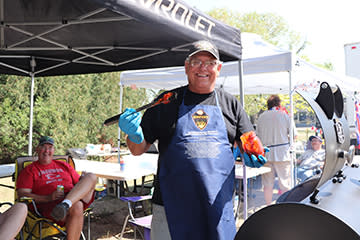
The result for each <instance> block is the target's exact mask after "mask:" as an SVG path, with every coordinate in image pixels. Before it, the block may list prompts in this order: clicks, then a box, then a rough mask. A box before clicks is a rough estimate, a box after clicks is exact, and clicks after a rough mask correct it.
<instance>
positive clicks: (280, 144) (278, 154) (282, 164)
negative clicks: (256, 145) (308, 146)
mask: <svg viewBox="0 0 360 240" xmlns="http://www.w3.org/2000/svg"><path fill="white" fill-rule="evenodd" d="M280 103H281V100H280V98H279V96H278V95H271V96H270V97H269V99H268V100H267V108H268V110H267V111H265V112H263V113H262V114H261V115H260V117H259V119H258V122H257V125H256V133H257V135H258V136H259V138H260V139H261V142H262V143H263V144H264V146H267V147H268V148H269V149H270V151H269V152H268V153H267V154H266V158H267V159H268V162H267V163H266V164H265V166H267V167H270V168H271V172H269V173H265V174H263V175H262V181H263V185H264V197H265V202H266V204H267V205H270V204H271V202H272V195H273V188H274V182H275V174H276V175H277V176H278V180H279V187H280V191H281V192H285V191H288V190H290V188H291V157H290V151H289V149H290V143H289V139H290V138H289V136H290V128H291V120H290V117H289V116H288V115H287V113H286V112H285V111H283V110H282V108H281V104H280Z"/></svg>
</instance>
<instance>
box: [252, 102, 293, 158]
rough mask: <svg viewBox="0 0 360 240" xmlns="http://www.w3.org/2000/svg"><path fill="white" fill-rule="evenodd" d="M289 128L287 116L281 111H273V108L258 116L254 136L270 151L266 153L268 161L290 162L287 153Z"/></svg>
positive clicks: (289, 122) (289, 121) (288, 152)
mask: <svg viewBox="0 0 360 240" xmlns="http://www.w3.org/2000/svg"><path fill="white" fill-rule="evenodd" d="M290 128H291V120H290V118H289V116H288V115H287V114H286V113H285V112H283V111H281V110H275V109H274V108H273V109H272V110H267V111H265V112H263V113H262V114H261V115H260V117H259V119H258V122H257V125H256V134H257V136H258V137H259V138H260V140H261V142H262V144H263V145H264V146H266V147H269V149H270V151H269V152H268V153H266V158H267V160H268V161H290V160H291V158H290V151H289V149H290V144H289V134H290ZM280 144H284V145H280ZM277 145H280V146H277Z"/></svg>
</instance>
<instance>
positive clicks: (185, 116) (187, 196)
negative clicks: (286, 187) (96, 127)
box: [119, 41, 266, 240]
mask: <svg viewBox="0 0 360 240" xmlns="http://www.w3.org/2000/svg"><path fill="white" fill-rule="evenodd" d="M221 66H222V65H221V62H220V60H219V52H218V50H217V49H216V47H215V46H214V45H213V44H211V43H210V42H208V41H198V42H195V43H194V44H193V45H192V49H191V50H190V53H189V55H188V57H187V58H186V60H185V72H186V75H187V78H188V85H187V86H184V87H180V88H176V89H174V90H172V91H170V92H172V93H174V94H175V96H176V99H175V100H173V101H171V102H170V103H168V104H160V105H158V106H156V107H154V108H151V109H148V110H147V111H146V112H145V114H144V117H143V118H142V119H141V115H140V113H134V112H135V110H134V109H126V110H125V112H124V114H122V115H121V116H120V119H119V127H120V128H121V130H122V131H124V132H125V133H126V134H128V137H127V145H128V147H129V149H130V151H131V152H132V154H134V155H140V154H142V153H144V152H146V150H147V149H148V148H149V147H150V145H151V144H152V143H153V142H154V141H155V140H159V162H158V172H157V175H156V179H155V190H154V194H153V219H152V225H151V239H156V240H170V239H173V240H177V239H179V240H184V239H187V240H192V239H196V240H197V239H207V240H211V239H222V240H229V239H233V238H234V236H235V233H236V227H235V219H234V214H233V206H232V194H233V190H234V178H235V167H234V157H233V154H232V151H231V148H232V144H233V143H234V142H235V141H236V142H237V143H238V145H239V146H241V143H240V136H241V135H242V134H243V133H246V132H249V131H253V128H252V125H251V123H250V121H249V119H248V116H247V115H246V113H245V111H244V110H243V108H242V106H241V104H240V103H239V101H238V100H237V99H236V98H235V97H233V96H232V95H230V94H228V93H226V92H224V91H223V90H221V89H216V90H215V82H216V78H217V77H218V76H219V72H220V69H221ZM244 158H245V160H244V161H245V164H247V165H251V166H253V167H260V166H262V165H263V164H264V163H265V162H266V159H265V158H264V157H263V156H259V157H258V156H255V155H250V157H249V155H247V154H246V153H244Z"/></svg>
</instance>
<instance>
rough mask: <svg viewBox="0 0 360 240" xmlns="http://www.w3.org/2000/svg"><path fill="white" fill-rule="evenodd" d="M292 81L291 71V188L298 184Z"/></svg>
mask: <svg viewBox="0 0 360 240" xmlns="http://www.w3.org/2000/svg"><path fill="white" fill-rule="evenodd" d="M292 89H293V86H292V80H291V71H289V100H290V120H291V125H290V134H289V135H290V140H289V142H290V158H291V174H292V177H291V188H293V187H294V186H295V183H296V172H295V158H294V151H295V149H294V131H295V123H294V102H293V92H292Z"/></svg>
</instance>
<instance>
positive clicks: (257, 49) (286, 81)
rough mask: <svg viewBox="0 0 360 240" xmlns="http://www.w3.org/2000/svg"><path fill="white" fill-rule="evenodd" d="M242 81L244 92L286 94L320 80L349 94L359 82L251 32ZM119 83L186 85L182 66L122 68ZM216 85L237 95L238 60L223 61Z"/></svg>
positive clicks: (245, 47)
mask: <svg viewBox="0 0 360 240" xmlns="http://www.w3.org/2000/svg"><path fill="white" fill-rule="evenodd" d="M241 38H242V45H243V84H244V91H245V94H258V93H266V94H275V93H277V94H279V93H282V94H287V93H289V90H290V84H291V85H292V86H291V91H293V90H294V89H296V88H307V89H309V88H315V87H317V86H318V84H319V83H320V82H323V81H327V82H328V83H329V84H330V85H333V86H334V85H335V84H337V85H339V86H340V88H341V90H342V91H343V92H345V93H347V94H351V93H352V92H353V91H354V89H356V90H360V81H359V80H356V79H354V78H351V77H347V76H345V75H344V76H341V75H337V74H335V73H333V72H331V71H327V70H324V69H321V68H319V67H316V66H314V65H311V64H309V63H307V62H305V61H303V60H301V59H300V58H298V57H297V56H295V55H294V54H292V53H291V52H289V51H285V50H282V49H279V48H277V47H275V46H273V45H271V44H269V43H267V42H265V41H264V40H262V39H261V37H260V36H258V35H256V34H253V33H242V34H241ZM120 84H121V85H127V86H129V85H135V86H136V87H143V88H153V89H172V88H175V87H179V86H182V85H186V84H187V80H186V75H185V72H184V68H183V67H170V68H157V69H149V70H138V71H137V70H135V71H124V72H122V73H121V75H120ZM217 85H218V87H223V88H224V89H225V90H226V91H228V92H230V93H232V94H234V95H238V94H239V66H238V62H237V61H235V62H226V63H224V64H223V68H222V69H221V73H220V76H219V78H218V79H217Z"/></svg>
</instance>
